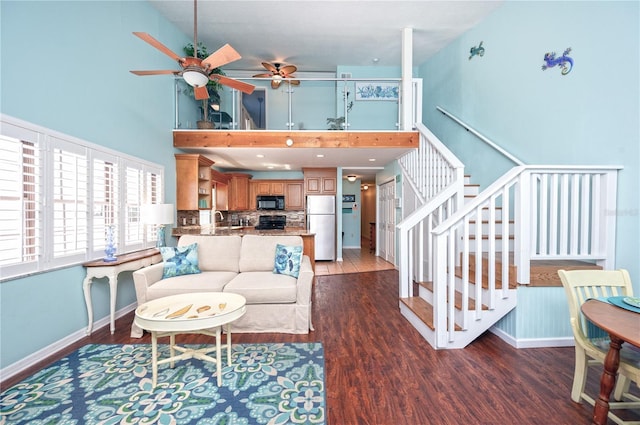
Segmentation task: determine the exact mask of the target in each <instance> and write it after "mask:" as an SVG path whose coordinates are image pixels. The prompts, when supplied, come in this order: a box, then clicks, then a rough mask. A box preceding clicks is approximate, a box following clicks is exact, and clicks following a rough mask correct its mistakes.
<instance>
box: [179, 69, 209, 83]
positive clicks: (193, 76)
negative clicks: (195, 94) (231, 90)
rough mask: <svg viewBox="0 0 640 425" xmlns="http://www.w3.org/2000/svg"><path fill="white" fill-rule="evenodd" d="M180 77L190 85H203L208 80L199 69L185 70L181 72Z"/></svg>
mask: <svg viewBox="0 0 640 425" xmlns="http://www.w3.org/2000/svg"><path fill="white" fill-rule="evenodd" d="M182 78H184V80H185V81H186V82H187V84H189V85H190V86H191V87H204V86H206V85H207V83H208V82H209V77H207V76H206V75H205V74H204V73H203V72H202V71H200V70H195V71H194V70H187V71H184V72H183V73H182Z"/></svg>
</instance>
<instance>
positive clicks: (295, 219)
mask: <svg viewBox="0 0 640 425" xmlns="http://www.w3.org/2000/svg"><path fill="white" fill-rule="evenodd" d="M222 214H223V215H224V220H223V223H225V224H230V225H232V226H236V225H239V224H240V220H243V225H246V226H255V225H257V224H258V217H259V216H261V215H284V216H286V217H287V227H304V211H238V212H235V211H231V212H223V213H222ZM215 220H216V223H220V221H221V220H220V215H219V214H216V215H215ZM244 220H248V224H244V223H245V221H244ZM199 225H200V212H199V211H178V222H177V226H178V227H180V226H199Z"/></svg>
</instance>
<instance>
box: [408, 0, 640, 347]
mask: <svg viewBox="0 0 640 425" xmlns="http://www.w3.org/2000/svg"><path fill="white" fill-rule="evenodd" d="M639 4H640V3H638V2H615V1H593V2H592V1H589V2H579V1H571V2H528V1H517V2H516V1H508V2H506V3H504V5H503V6H501V7H500V8H499V9H497V10H496V11H495V12H494V13H493V14H491V15H490V16H489V17H488V18H486V19H485V20H484V21H482V22H481V23H480V24H479V25H477V26H476V27H474V28H473V29H471V30H470V31H468V32H467V33H465V34H464V35H463V36H462V37H460V38H459V39H457V40H456V41H455V42H453V43H451V44H450V45H449V46H447V47H446V48H445V49H443V50H442V51H440V52H439V53H438V54H436V55H435V56H434V57H432V58H431V59H429V60H428V61H426V62H425V63H424V64H422V65H421V66H420V68H419V77H421V78H423V79H424V86H423V87H424V93H423V96H424V104H423V105H424V106H423V114H424V115H423V120H424V122H425V124H426V125H427V127H429V129H431V130H432V131H433V132H434V133H435V134H436V135H437V136H438V137H439V138H440V139H441V140H442V141H443V142H444V143H445V144H446V145H447V146H448V147H449V148H450V149H451V150H452V151H453V152H454V153H455V154H456V155H457V156H458V157H459V158H460V159H461V160H462V161H463V162H464V163H465V166H466V170H465V172H466V173H467V174H470V175H471V176H472V181H473V182H474V183H479V184H481V185H482V186H486V185H488V184H489V183H490V182H492V181H493V180H495V179H496V178H497V177H498V176H499V175H501V174H502V173H504V172H505V171H506V170H507V169H509V168H510V167H511V166H512V164H511V163H510V162H509V161H508V160H506V159H504V158H501V157H500V156H499V154H497V153H496V152H495V151H493V150H492V149H490V148H489V147H487V146H486V145H485V144H483V143H482V142H481V141H480V140H479V139H477V138H475V136H473V135H472V134H471V133H469V132H467V131H465V130H464V129H463V128H462V127H460V126H459V125H458V124H456V123H454V122H453V121H452V120H450V119H449V118H447V117H445V116H444V115H442V114H441V113H440V112H438V111H436V109H435V107H436V106H441V107H443V108H444V109H446V110H448V111H449V112H451V113H452V114H454V115H456V116H458V117H459V118H460V119H462V120H463V121H465V122H467V123H468V124H469V125H470V126H472V127H474V128H475V129H476V130H478V131H479V132H480V133H482V134H483V135H485V136H486V137H488V138H489V139H491V140H493V141H494V142H495V143H497V144H498V145H500V146H502V147H503V148H504V149H506V150H507V151H508V152H510V153H512V154H514V155H515V156H516V157H518V158H520V159H521V160H522V161H523V162H524V163H526V164H567V165H569V164H594V165H622V166H624V170H622V171H621V172H620V174H619V181H618V183H619V186H618V212H619V215H618V231H617V235H616V240H617V245H616V249H617V264H616V267H619V268H626V269H628V270H629V272H630V274H631V278H632V280H633V282H634V283H635V287H634V290H635V291H636V292H637V293H640V263H639V262H638V258H640V254H639V246H640V245H639V244H638V238H639V237H640V219H639V215H640V192H639V191H638V184H639V183H640V140H639V139H640V137H639V132H640V123H639V120H640V106H639V99H640V91H639V84H640V83H639V82H640V72H639V53H640V47H639V40H640V34H639V22H638V21H639V16H640V13H639ZM480 41H483V46H484V48H485V54H484V56H483V57H474V58H473V59H471V60H469V59H468V58H469V49H470V48H471V47H472V46H477V45H478V44H479V43H480ZM567 47H571V48H572V52H571V54H570V56H571V57H572V58H573V59H574V61H575V67H574V68H573V70H572V71H571V72H570V73H569V74H568V75H565V76H563V75H561V74H560V70H559V69H558V68H557V67H555V68H550V69H547V70H545V71H542V69H541V66H542V64H543V56H544V54H545V53H546V52H549V51H555V52H556V53H557V54H559V55H561V54H562V52H563V51H564V49H566V48H567ZM550 307H552V308H550ZM498 327H499V328H501V329H503V330H504V331H505V332H507V333H509V334H510V335H512V336H514V337H516V338H518V339H526V338H539V337H562V336H570V335H571V331H570V329H569V327H568V310H567V308H566V301H565V298H564V294H563V292H562V288H521V289H519V290H518V307H517V309H516V310H515V311H514V312H512V313H511V314H510V315H509V316H507V317H506V318H504V319H503V320H502V321H501V322H500V323H498Z"/></svg>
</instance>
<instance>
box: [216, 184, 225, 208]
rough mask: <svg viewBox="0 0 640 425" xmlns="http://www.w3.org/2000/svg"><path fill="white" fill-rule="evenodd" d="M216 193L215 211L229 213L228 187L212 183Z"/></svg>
mask: <svg viewBox="0 0 640 425" xmlns="http://www.w3.org/2000/svg"><path fill="white" fill-rule="evenodd" d="M214 184H215V189H216V190H215V193H216V211H229V185H227V184H225V183H214Z"/></svg>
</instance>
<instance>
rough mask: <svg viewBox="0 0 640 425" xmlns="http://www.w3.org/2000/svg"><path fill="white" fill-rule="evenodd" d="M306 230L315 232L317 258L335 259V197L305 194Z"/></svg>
mask: <svg viewBox="0 0 640 425" xmlns="http://www.w3.org/2000/svg"><path fill="white" fill-rule="evenodd" d="M306 219H307V231H309V232H310V233H315V254H316V258H315V259H316V261H317V260H329V261H335V259H336V197H335V196H332V195H309V196H307V217H306Z"/></svg>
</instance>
